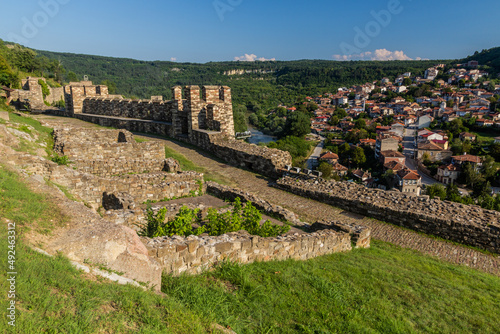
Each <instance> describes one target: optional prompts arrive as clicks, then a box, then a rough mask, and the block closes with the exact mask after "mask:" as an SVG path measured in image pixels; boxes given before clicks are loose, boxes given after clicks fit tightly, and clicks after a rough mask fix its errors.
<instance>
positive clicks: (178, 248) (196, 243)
mask: <svg viewBox="0 0 500 334" xmlns="http://www.w3.org/2000/svg"><path fill="white" fill-rule="evenodd" d="M146 247H147V248H148V251H149V255H150V256H151V257H153V258H155V259H156V260H157V261H158V262H159V263H160V265H161V267H162V269H163V273H166V274H180V273H183V272H187V273H192V274H196V273H200V272H202V271H203V270H205V269H208V268H210V267H212V266H213V265H215V264H217V263H220V262H221V261H224V260H231V261H237V262H240V263H252V262H255V261H271V260H287V259H296V260H307V259H311V258H313V257H317V256H321V255H326V254H332V253H337V252H345V251H349V250H351V249H352V246H351V238H350V236H349V234H348V233H342V232H335V231H332V230H322V231H319V232H315V233H310V234H309V233H307V234H298V233H296V234H293V235H285V236H280V237H277V238H261V237H258V236H251V235H249V234H248V233H246V232H245V231H241V232H236V233H229V234H225V235H222V236H218V237H209V236H199V237H196V236H189V237H187V238H183V237H179V236H174V237H163V238H156V239H148V240H146Z"/></svg>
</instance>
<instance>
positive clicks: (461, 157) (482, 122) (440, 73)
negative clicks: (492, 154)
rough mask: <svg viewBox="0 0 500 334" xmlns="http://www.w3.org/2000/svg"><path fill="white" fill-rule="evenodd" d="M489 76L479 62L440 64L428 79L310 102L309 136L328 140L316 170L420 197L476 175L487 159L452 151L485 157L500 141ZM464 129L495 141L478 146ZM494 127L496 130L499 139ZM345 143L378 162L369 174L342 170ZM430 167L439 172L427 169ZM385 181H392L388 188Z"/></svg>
mask: <svg viewBox="0 0 500 334" xmlns="http://www.w3.org/2000/svg"><path fill="white" fill-rule="evenodd" d="M447 67H448V68H447ZM488 75H489V74H488V73H487V72H485V71H484V70H482V69H481V68H480V66H479V64H478V62H476V61H470V62H468V63H466V64H458V65H455V66H445V65H444V64H440V65H437V66H435V67H432V68H429V69H427V70H426V71H425V75H424V76H423V77H419V76H413V75H412V73H409V72H407V73H403V74H401V75H400V76H398V77H397V78H396V79H395V80H394V81H393V82H392V81H391V80H389V79H388V78H381V79H380V81H375V82H369V83H366V84H363V85H359V86H353V87H351V88H345V87H344V88H339V89H338V91H337V92H336V93H328V94H324V95H321V96H316V97H307V101H308V102H305V104H311V103H315V104H317V109H316V110H315V111H314V117H312V118H311V132H312V134H316V135H318V137H317V138H321V139H324V149H323V150H322V154H321V155H320V156H319V157H318V163H317V164H316V166H319V165H320V164H321V163H327V164H329V165H330V166H331V172H332V175H333V174H336V177H340V178H343V179H346V180H354V181H356V182H360V183H363V184H365V185H366V186H367V187H377V188H382V189H398V190H400V191H401V192H404V193H410V194H416V195H420V194H421V193H422V188H423V187H422V186H423V185H424V187H425V185H430V184H434V183H437V182H440V183H442V184H443V185H444V186H447V185H452V184H457V183H459V181H460V179H459V176H460V175H461V174H462V173H463V170H464V168H463V167H464V164H470V165H472V166H473V167H474V168H475V171H476V172H478V173H479V171H480V167H481V165H482V162H483V160H484V159H485V157H484V154H481V155H473V154H471V152H470V151H463V152H459V154H454V152H453V150H452V149H451V146H452V144H453V143H455V144H464V143H465V146H464V148H466V147H467V145H469V147H470V144H471V143H476V144H477V145H481V144H482V146H485V149H486V151H485V150H484V149H483V150H482V153H488V148H489V146H490V145H491V144H497V143H498V142H500V110H498V109H497V106H496V101H497V98H498V95H500V86H499V85H495V84H494V82H492V81H488V80H487V78H488ZM418 94H420V95H418ZM415 95H417V96H415ZM287 109H288V111H291V112H293V111H295V110H296V108H295V107H291V108H287ZM360 120H361V121H360ZM471 122H472V123H471ZM451 124H453V125H455V127H457V126H456V125H457V124H458V125H459V126H461V127H462V129H463V130H464V131H461V132H459V133H457V135H458V136H455V137H454V138H452V137H453V135H450V132H451V131H450V130H446V129H448V128H449V126H448V125H451ZM463 124H472V125H473V127H474V128H475V129H479V130H482V129H485V130H489V132H488V133H489V134H490V135H489V137H490V138H486V139H487V140H486V141H484V142H481V141H479V140H478V136H477V134H475V133H474V132H473V131H470V132H468V131H465V130H468V128H466V127H464V125H463ZM494 128H499V130H498V134H497V135H495V134H494V133H495V131H494ZM322 144H323V143H322ZM345 144H348V145H349V147H351V148H352V147H361V148H364V149H365V152H368V154H370V155H367V156H366V160H368V161H369V162H374V163H371V164H370V166H371V167H372V168H369V169H366V168H365V169H363V168H353V166H352V165H351V164H350V160H351V159H350V158H349V162H348V163H347V164H342V163H341V161H342V154H341V152H339V150H338V148H340V147H341V146H342V145H345ZM331 148H333V149H331ZM367 149H368V150H367ZM344 161H346V159H344ZM429 165H432V166H433V167H434V168H433V169H434V170H429V168H428V166H429ZM354 167H356V166H354ZM377 169H379V170H377ZM374 172H375V173H374ZM377 172H378V173H377ZM372 174H378V175H379V177H374V176H372ZM382 175H383V176H384V177H385V180H384V177H381V176H382ZM388 175H390V176H391V177H390V179H392V180H389V182H387V176H388ZM384 181H385V182H384ZM462 183H465V182H462ZM462 186H464V187H465V184H462ZM461 193H462V192H461Z"/></svg>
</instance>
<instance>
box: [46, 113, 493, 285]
mask: <svg viewBox="0 0 500 334" xmlns="http://www.w3.org/2000/svg"><path fill="white" fill-rule="evenodd" d="M40 118H42V119H43V120H45V121H47V122H49V123H50V124H51V125H52V126H55V125H56V124H66V125H75V126H92V127H94V125H93V124H89V123H86V122H83V121H80V120H77V119H71V118H60V117H51V116H40ZM149 138H150V139H152V140H158V141H161V142H162V143H164V144H165V145H166V146H168V147H170V148H172V149H174V150H176V151H177V152H179V153H181V154H183V155H184V156H186V158H188V159H189V160H191V161H193V162H195V163H196V164H197V165H199V166H203V167H205V168H206V169H208V170H210V171H211V172H215V173H218V174H221V175H224V176H225V177H226V178H227V179H229V180H231V181H232V183H234V185H235V186H236V187H238V188H240V189H243V190H245V191H248V192H251V193H254V194H255V195H257V196H259V197H261V198H263V199H265V200H267V201H269V202H271V203H274V204H277V205H281V206H283V207H285V208H287V209H290V210H292V211H293V212H295V213H297V214H298V215H300V216H301V218H302V219H303V220H305V221H308V222H315V221H317V220H323V219H331V220H338V221H350V222H354V221H355V222H357V223H360V224H363V225H367V226H370V227H371V228H372V236H373V238H374V239H377V240H381V241H386V242H390V243H392V244H395V245H398V246H401V247H404V248H410V249H414V250H417V251H420V252H422V253H424V254H428V255H431V256H436V257H438V258H440V259H443V260H445V261H448V262H452V263H456V264H462V265H467V266H469V267H471V268H476V269H480V270H483V271H486V272H489V273H491V274H494V275H497V276H500V258H499V257H498V256H492V255H487V254H484V253H482V252H479V251H476V250H474V249H471V248H468V247H464V246H461V245H456V244H453V243H450V242H446V241H442V240H439V239H435V238H432V237H428V236H425V235H422V234H419V233H417V232H414V231H411V230H406V229H403V228H400V227H397V226H395V225H390V224H387V223H383V222H380V221H377V220H374V219H371V218H367V217H363V216H359V215H355V214H351V213H348V212H345V211H343V210H341V209H338V208H335V207H332V206H330V205H327V204H323V203H320V202H317V201H314V200H310V199H307V198H303V197H299V196H296V195H293V194H290V193H287V192H284V191H282V190H278V189H276V188H272V187H270V186H269V182H270V180H268V179H266V178H265V177H262V176H260V175H258V174H254V173H251V172H249V171H246V170H243V169H240V168H236V167H232V166H228V165H226V164H223V163H221V162H220V161H217V160H214V159H213V158H212V157H210V156H209V155H207V154H206V152H204V151H201V150H197V149H195V148H193V147H191V146H189V145H184V144H182V143H178V142H173V141H170V140H166V139H160V138H151V137H149Z"/></svg>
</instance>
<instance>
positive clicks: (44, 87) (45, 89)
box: [38, 79, 50, 100]
mask: <svg viewBox="0 0 500 334" xmlns="http://www.w3.org/2000/svg"><path fill="white" fill-rule="evenodd" d="M38 84H39V85H40V86H42V95H43V99H44V100H45V98H46V97H47V96H49V95H50V89H49V86H47V84H46V83H45V81H44V80H42V79H39V80H38Z"/></svg>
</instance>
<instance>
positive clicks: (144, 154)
mask: <svg viewBox="0 0 500 334" xmlns="http://www.w3.org/2000/svg"><path fill="white" fill-rule="evenodd" d="M54 150H55V151H56V152H57V153H58V154H60V155H65V156H67V157H68V158H69V160H70V161H71V162H72V163H73V164H74V166H76V167H77V168H78V169H79V170H80V171H82V172H85V173H91V174H95V175H100V176H114V175H119V174H130V173H149V172H159V171H164V170H166V166H165V148H164V146H163V145H162V144H161V143H159V142H154V141H151V142H143V143H137V142H136V141H135V140H134V138H133V134H132V133H130V132H129V131H125V130H90V129H56V130H54Z"/></svg>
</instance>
